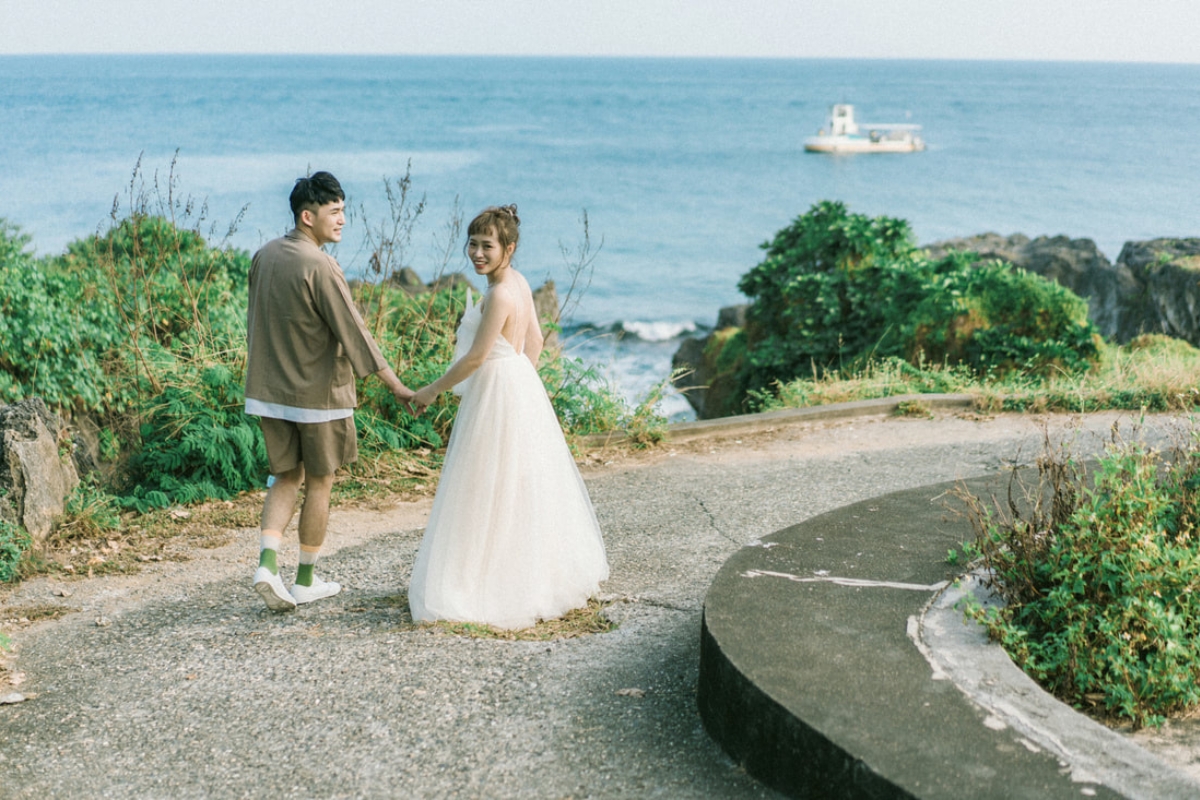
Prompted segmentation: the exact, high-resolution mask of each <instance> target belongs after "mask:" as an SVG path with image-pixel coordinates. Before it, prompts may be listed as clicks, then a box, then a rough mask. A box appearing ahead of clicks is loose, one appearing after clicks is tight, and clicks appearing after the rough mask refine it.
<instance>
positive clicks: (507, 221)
mask: <svg viewBox="0 0 1200 800" xmlns="http://www.w3.org/2000/svg"><path fill="white" fill-rule="evenodd" d="M489 233H491V234H495V236H496V240H497V241H498V242H500V246H501V247H503V248H504V249H505V250H507V249H508V246H509V245H510V244H511V245H512V246H513V247H514V248H515V247H516V245H517V240H518V239H520V238H521V218H520V217H518V216H517V206H516V205H515V204H513V205H508V206H491V207H489V208H485V209H484V210H483V211H480V212H479V216H477V217H475V219H473V220H471V224H470V225H468V226H467V236H487V235H488V234H489Z"/></svg>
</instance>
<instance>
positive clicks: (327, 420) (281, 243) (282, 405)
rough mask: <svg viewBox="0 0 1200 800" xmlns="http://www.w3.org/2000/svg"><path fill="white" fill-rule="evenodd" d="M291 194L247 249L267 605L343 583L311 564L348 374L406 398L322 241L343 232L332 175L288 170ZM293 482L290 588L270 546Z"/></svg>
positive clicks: (279, 533) (320, 539) (350, 428)
mask: <svg viewBox="0 0 1200 800" xmlns="http://www.w3.org/2000/svg"><path fill="white" fill-rule="evenodd" d="M290 200H291V205H292V216H293V218H294V219H295V227H294V228H293V229H292V231H290V232H289V233H288V234H287V235H286V236H283V237H280V238H278V239H275V240H273V241H271V242H268V243H267V244H266V245H264V246H263V248H262V249H261V250H259V251H258V252H257V253H255V254H254V260H253V262H252V264H251V267H250V302H249V309H248V311H247V320H246V322H247V324H246V340H247V351H248V359H247V362H246V413H247V414H250V415H253V416H257V417H260V418H261V420H260V424H261V426H262V432H263V438H264V439H265V440H266V444H267V458H268V460H269V461H270V468H271V475H272V476H273V478H274V482H273V483H272V484H271V486H270V488H269V489H268V490H267V499H266V502H265V503H264V504H263V512H262V525H261V528H262V538H261V541H260V551H259V566H258V570H257V571H256V572H255V573H254V590H255V591H256V592H258V594H259V595H261V596H262V598H263V600H264V601H265V602H266V604H267V607H268V608H270V609H271V610H273V611H287V610H290V609H293V608H295V607H296V605H297V604H298V603H311V602H313V601H314V600H320V599H322V598H325V597H332V596H333V595H335V594H337V593H338V592H339V591H341V588H342V587H341V586H340V585H338V584H337V583H335V582H333V581H323V580H321V579H320V578H318V577H317V576H316V575H314V574H313V568H314V565H315V564H316V561H317V555H318V554H319V553H320V551H321V546H322V545H323V544H324V543H325V531H326V527H327V525H328V522H329V495H330V492H331V490H332V489H333V474H334V472H335V471H336V470H337V468H338V467H340V466H342V465H343V464H348V463H350V462H352V461H354V460H355V459H356V458H357V457H358V437H357V434H356V432H355V428H354V407H355V406H356V405H357V402H358V401H357V397H356V396H355V388H354V381H355V376H356V375H357V376H358V377H360V378H361V377H366V376H367V375H378V376H379V378H380V379H381V380H382V381H383V382H384V383H385V384H386V385H387V387H388V388H389V389H390V390H391V391H392V394H393V395H395V397H396V400H397V401H399V402H400V403H401V404H403V405H405V406H408V403H409V400H410V399H411V398H412V396H413V392H412V390H410V389H409V388H408V387H407V386H405V385H404V384H403V383H401V382H400V379H399V378H398V377H396V373H395V372H393V371H392V369H391V367H389V366H388V364H387V362H386V361H385V360H384V357H383V354H382V353H380V351H379V347H378V346H377V345H376V344H375V340H374V339H373V338H371V334H370V333H368V332H367V329H366V327H365V326H364V325H363V321H362V317H361V316H360V315H359V313H358V310H357V308H356V307H355V305H354V301H353V299H352V298H351V297H350V289H349V287H348V286H347V285H346V279H345V277H344V276H343V275H342V270H341V267H340V266H338V263H337V261H336V260H334V258H333V257H332V256H330V255H329V254H327V253H326V252H325V251H324V250H322V249H321V248H322V246H323V245H325V244H328V243H330V242H340V241H341V240H342V226H344V225H345V224H346V194H345V192H343V191H342V187H341V185H340V184H339V183H338V181H337V179H336V178H335V177H333V176H332V175H330V174H329V173H328V172H318V173H315V174H314V175H312V176H311V177H308V178H300V179H299V180H297V181H296V186H295V188H293V189H292V194H291V197H290ZM301 486H303V487H304V505H303V507H302V508H301V510H300V566H299V569H298V570H297V573H296V582H295V584H293V586H292V588H291V590H290V591H289V590H288V589H286V588H284V585H283V580H282V579H281V578H280V576H279V563H278V552H279V545H280V542H281V540H282V538H283V531H284V529H285V528H286V527H287V526H288V523H289V522H290V521H291V519H292V512H293V510H294V508H295V505H296V498H297V496H298V494H299V491H300V487H301Z"/></svg>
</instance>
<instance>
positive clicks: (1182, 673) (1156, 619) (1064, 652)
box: [964, 429, 1200, 727]
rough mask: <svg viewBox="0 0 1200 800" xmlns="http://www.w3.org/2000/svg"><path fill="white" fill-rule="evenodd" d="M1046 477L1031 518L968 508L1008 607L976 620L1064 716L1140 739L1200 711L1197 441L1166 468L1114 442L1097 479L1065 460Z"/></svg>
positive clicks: (1145, 450)
mask: <svg viewBox="0 0 1200 800" xmlns="http://www.w3.org/2000/svg"><path fill="white" fill-rule="evenodd" d="M1039 472H1040V480H1039V483H1038V485H1036V486H1034V487H1032V488H1030V489H1028V490H1027V491H1026V493H1025V494H1026V496H1027V498H1028V501H1029V502H1028V503H1027V504H1026V510H1024V511H1017V509H1018V508H1019V505H1018V504H1012V503H1011V502H1010V503H1007V504H1005V505H1004V506H1001V505H1000V504H998V503H997V504H995V507H989V506H987V505H986V504H984V503H983V502H982V501H981V500H979V499H978V498H975V497H971V496H970V495H964V496H965V498H966V500H967V503H968V508H969V509H970V510H971V518H972V521H973V523H974V526H975V529H976V548H977V550H978V551H979V553H980V554H981V555H982V558H983V565H984V566H985V567H986V569H987V570H988V571H989V574H990V575H991V576H992V577H991V581H992V584H993V585H994V587H995V588H996V589H997V591H998V592H999V593H1000V595H1001V596H1002V597H1003V599H1004V600H1005V605H1004V606H1003V607H1001V608H990V609H988V610H986V611H985V610H983V609H981V608H979V607H974V608H972V609H970V611H969V613H971V614H972V615H973V616H975V617H976V618H977V619H979V620H981V621H982V622H983V624H985V625H986V626H987V628H988V630H989V632H990V634H991V635H992V636H993V637H994V638H995V639H997V640H998V641H1000V642H1001V643H1002V644H1003V645H1004V647H1005V649H1006V650H1007V651H1008V652H1009V654H1010V655H1011V656H1012V657H1013V660H1014V661H1016V663H1017V664H1019V665H1020V666H1022V667H1023V668H1024V669H1025V671H1026V672H1028V673H1029V674H1030V675H1031V676H1032V677H1033V678H1035V679H1036V680H1037V681H1038V682H1039V683H1041V684H1042V685H1043V686H1045V687H1046V688H1047V689H1048V690H1049V691H1051V692H1053V693H1054V694H1055V695H1057V696H1058V697H1059V698H1061V699H1063V700H1064V701H1066V702H1068V703H1072V704H1075V705H1077V706H1084V705H1089V704H1091V703H1098V704H1099V706H1100V707H1101V708H1102V709H1103V710H1104V711H1106V712H1107V713H1109V714H1112V715H1114V716H1117V717H1123V718H1127V719H1130V720H1132V721H1133V723H1134V725H1135V727H1140V726H1142V725H1144V724H1148V723H1149V724H1157V723H1160V722H1161V721H1162V720H1163V718H1164V717H1165V716H1166V715H1168V714H1171V713H1175V712H1178V711H1182V710H1184V709H1188V708H1191V707H1193V706H1195V705H1196V704H1197V703H1200V431H1197V430H1195V429H1194V430H1193V431H1192V437H1191V444H1190V446H1180V447H1177V448H1176V450H1175V451H1174V452H1173V453H1171V454H1170V457H1163V456H1162V454H1160V453H1159V452H1158V451H1155V450H1153V449H1151V448H1149V447H1147V446H1146V445H1144V444H1140V443H1137V442H1123V441H1120V440H1118V439H1116V437H1115V435H1114V442H1113V443H1112V444H1111V445H1110V446H1109V447H1108V448H1107V450H1106V452H1105V454H1104V456H1103V457H1102V458H1101V459H1100V460H1099V464H1098V466H1097V467H1096V469H1095V473H1094V475H1093V476H1091V477H1090V478H1089V477H1088V476H1087V475H1086V474H1085V472H1084V469H1083V467H1082V466H1081V465H1080V464H1079V463H1078V461H1077V460H1075V459H1074V458H1072V457H1070V456H1069V455H1068V454H1065V453H1064V452H1062V451H1059V452H1050V453H1047V454H1046V455H1045V456H1043V457H1042V458H1041V459H1040V460H1039ZM1010 494H1012V492H1011V491H1010ZM1005 508H1012V509H1013V511H1012V512H1006V511H1005V510H1004V509H1005Z"/></svg>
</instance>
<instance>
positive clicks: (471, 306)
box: [454, 289, 521, 361]
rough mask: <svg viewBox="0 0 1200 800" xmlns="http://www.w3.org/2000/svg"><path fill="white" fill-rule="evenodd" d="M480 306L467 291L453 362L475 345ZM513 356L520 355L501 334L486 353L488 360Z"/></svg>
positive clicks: (481, 315)
mask: <svg viewBox="0 0 1200 800" xmlns="http://www.w3.org/2000/svg"><path fill="white" fill-rule="evenodd" d="M481 306H482V303H475V302H474V297H473V295H472V294H471V290H470V289H467V308H466V310H465V311H463V315H462V320H461V321H460V322H459V323H458V330H457V332H456V333H455V341H454V360H455V361H457V360H459V359H460V358H462V357H463V356H465V355H466V354H467V351H469V350H470V349H471V345H472V344H474V343H475V334H476V333H477V332H478V331H479V323H480V322H481V321H482V320H483V311H481V310H480V307H481ZM513 355H521V354H520V353H518V352H517V349H516V348H515V347H513V346H512V342H510V341H509V340H508V339H505V338H504V335H503V334H499V335H497V336H496V342H495V344H493V345H492V349H491V351H490V352H489V353H488V359H489V360H490V359H493V358H507V357H509V356H513Z"/></svg>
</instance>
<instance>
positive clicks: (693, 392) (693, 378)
mask: <svg viewBox="0 0 1200 800" xmlns="http://www.w3.org/2000/svg"><path fill="white" fill-rule="evenodd" d="M707 342H708V338H707V337H705V338H703V339H684V340H683V341H682V342H680V343H679V349H678V350H676V351H675V355H673V356H671V373H672V374H673V375H676V377H674V378H672V381H671V382H672V383H673V384H674V385H675V388H676V389H677V390H679V393H680V394H682V395H683V396H684V399H686V400H687V401H688V405H690V406H691V407H692V408H693V409H694V410H695V412H696V416H697V417H698V418H699V419H706V417H705V416H704V398H705V396H706V395H707V394H708V385H709V383H711V382H712V378H713V371H712V369H711V368H710V367H709V366H708V365H707V364H706V363H705V361H704V345H705V344H706V343H707ZM680 370H683V372H682V373H680Z"/></svg>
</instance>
